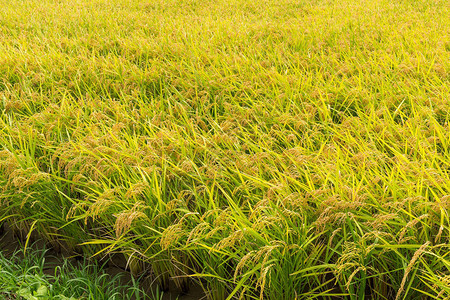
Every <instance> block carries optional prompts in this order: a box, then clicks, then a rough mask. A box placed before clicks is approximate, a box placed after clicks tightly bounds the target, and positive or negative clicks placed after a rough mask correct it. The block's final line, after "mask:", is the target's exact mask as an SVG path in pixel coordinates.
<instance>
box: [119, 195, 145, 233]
mask: <svg viewBox="0 0 450 300" xmlns="http://www.w3.org/2000/svg"><path fill="white" fill-rule="evenodd" d="M140 209H141V203H136V204H135V205H134V206H133V208H131V209H130V210H126V211H122V212H120V213H118V214H116V215H115V217H116V222H115V224H114V229H115V232H116V237H117V238H119V237H120V236H121V235H122V234H124V233H126V232H128V231H129V230H130V229H131V225H132V223H133V222H134V221H136V220H138V219H147V215H146V214H145V213H143V212H142V211H139V210H140Z"/></svg>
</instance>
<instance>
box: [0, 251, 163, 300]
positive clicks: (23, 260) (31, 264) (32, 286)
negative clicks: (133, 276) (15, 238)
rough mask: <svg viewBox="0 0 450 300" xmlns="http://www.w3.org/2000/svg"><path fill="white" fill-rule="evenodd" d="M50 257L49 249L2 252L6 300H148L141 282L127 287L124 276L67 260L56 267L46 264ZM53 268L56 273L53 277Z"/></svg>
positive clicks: (0, 273)
mask: <svg viewBox="0 0 450 300" xmlns="http://www.w3.org/2000/svg"><path fill="white" fill-rule="evenodd" d="M25 254H26V255H25ZM50 258H51V257H50V256H48V255H47V254H46V251H45V250H34V249H33V250H31V251H27V252H26V253H25V252H23V251H16V252H14V253H13V254H12V255H11V256H4V255H3V254H2V253H0V295H1V296H2V299H24V300H39V299H41V300H43V299H59V300H78V299H93V300H94V299H95V300H100V299H107V300H113V299H144V294H143V291H142V290H141V289H140V288H139V287H138V286H137V281H133V283H134V285H128V284H124V283H122V282H120V275H116V276H110V275H109V274H106V273H104V272H103V271H102V270H101V268H100V266H98V265H97V264H89V263H87V262H84V263H80V264H78V265H72V264H71V263H70V262H69V261H68V260H63V262H62V263H61V264H60V265H56V266H53V267H52V265H51V264H50V265H49V264H48V263H47V262H46V259H50ZM52 269H53V270H54V273H53V274H49V270H50V271H51V270H52ZM145 299H147V298H145ZM155 299H158V300H159V299H160V298H155Z"/></svg>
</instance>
